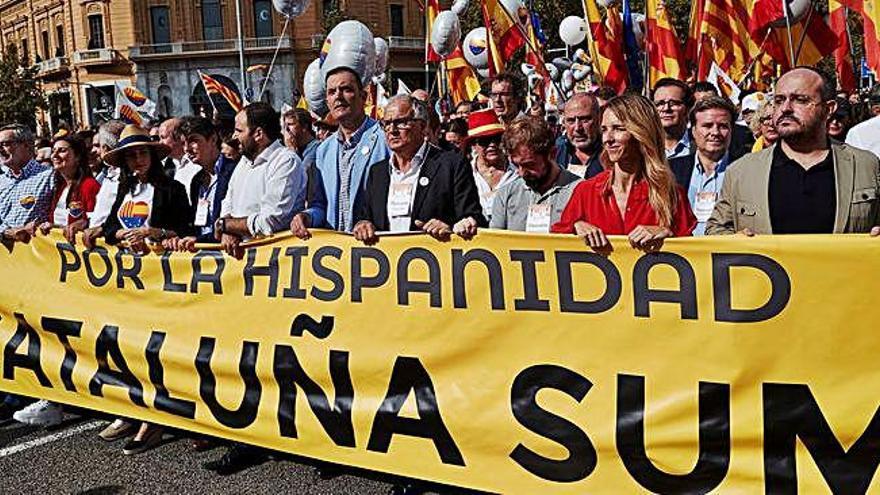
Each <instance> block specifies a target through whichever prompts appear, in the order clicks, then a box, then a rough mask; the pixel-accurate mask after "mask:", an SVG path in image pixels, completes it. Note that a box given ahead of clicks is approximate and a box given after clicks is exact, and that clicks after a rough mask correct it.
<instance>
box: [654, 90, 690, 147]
mask: <svg viewBox="0 0 880 495" xmlns="http://www.w3.org/2000/svg"><path fill="white" fill-rule="evenodd" d="M652 99H653V101H654V106H655V107H657V112H658V113H659V114H660V122H661V123H662V124H663V131H664V132H665V134H666V136H665V138H664V141H665V145H666V158H676V157H679V156H687V155H689V154H690V153H691V151H692V150H691V137H690V134H689V133H688V128H687V122H688V112H689V111H690V108H691V107H692V106H693V104H694V96H693V93H691V89H690V88H689V87H688V86H687V84H685V83H684V82H682V81H679V80H678V79H672V78H669V77H666V78H663V79H660V80H659V81H657V84H656V85H654V92H653V94H652Z"/></svg>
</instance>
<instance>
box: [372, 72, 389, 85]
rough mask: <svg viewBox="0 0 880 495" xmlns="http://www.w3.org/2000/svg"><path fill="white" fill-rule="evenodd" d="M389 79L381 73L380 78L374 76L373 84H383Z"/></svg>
mask: <svg viewBox="0 0 880 495" xmlns="http://www.w3.org/2000/svg"><path fill="white" fill-rule="evenodd" d="M385 79H387V77H386V75H385V73H384V72H383V73H381V74H379V75H378V76H373V84H383V83H384V82H385Z"/></svg>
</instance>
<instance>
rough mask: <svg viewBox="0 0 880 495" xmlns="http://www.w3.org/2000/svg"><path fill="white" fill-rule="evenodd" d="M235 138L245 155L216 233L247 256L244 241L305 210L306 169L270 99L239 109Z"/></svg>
mask: <svg viewBox="0 0 880 495" xmlns="http://www.w3.org/2000/svg"><path fill="white" fill-rule="evenodd" d="M234 137H235V139H237V140H238V142H239V143H240V148H241V154H242V159H241V161H240V162H239V163H238V165H237V166H236V167H235V171H234V172H233V173H232V178H231V179H230V180H229V189H228V190H227V193H226V197H225V198H224V199H223V203H222V207H221V212H220V218H218V219H217V221H216V222H215V224H214V234H215V237H216V238H217V239H218V240H219V241H220V244H221V245H222V246H223V250H224V251H226V252H227V253H228V254H230V255H232V256H235V257H237V258H241V256H242V254H243V251H242V248H241V247H240V246H239V244H240V243H241V241H242V240H245V239H250V238H253V237H257V236H267V235H269V234H272V233H275V232H278V231H280V230H283V229H284V228H286V227H287V225H288V224H289V223H290V219H291V217H292V216H293V214H294V213H295V212H297V211H300V210H302V209H303V204H304V202H305V195H306V172H305V169H304V168H303V166H302V162H300V160H299V157H297V156H296V153H295V152H294V151H293V150H290V149H288V148H286V147H285V146H284V145H283V144H281V141H280V140H279V139H280V138H281V122H280V119H279V118H278V113H277V112H275V110H274V109H272V107H271V106H270V105H269V104H267V103H263V102H255V103H251V104H250V105H248V106H246V107H245V108H244V109H243V110H242V111H240V112H238V114H237V115H236V116H235V134H234Z"/></svg>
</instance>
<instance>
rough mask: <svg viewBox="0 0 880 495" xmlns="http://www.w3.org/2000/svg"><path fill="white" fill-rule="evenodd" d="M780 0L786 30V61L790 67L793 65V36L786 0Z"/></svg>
mask: <svg viewBox="0 0 880 495" xmlns="http://www.w3.org/2000/svg"><path fill="white" fill-rule="evenodd" d="M781 1H782V12H783V13H784V14H785V30H786V31H787V32H788V57H789V58H788V62H789V65H790V66H791V67H794V61H795V58H794V38H793V37H792V35H791V16H790V15H788V1H787V0H781Z"/></svg>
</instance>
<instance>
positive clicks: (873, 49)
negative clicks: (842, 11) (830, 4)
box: [838, 0, 880, 75]
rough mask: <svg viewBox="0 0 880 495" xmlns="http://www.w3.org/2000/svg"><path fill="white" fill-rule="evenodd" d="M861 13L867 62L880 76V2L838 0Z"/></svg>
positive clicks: (870, 0)
mask: <svg viewBox="0 0 880 495" xmlns="http://www.w3.org/2000/svg"><path fill="white" fill-rule="evenodd" d="M838 1H839V2H840V3H842V4H843V5H845V6H847V7H849V8H850V9H851V10H854V11H856V12H858V13H859V15H860V16H861V17H862V23H863V27H864V33H865V39H864V41H865V62H866V63H867V64H868V68H869V69H871V71H872V72H874V74H875V75H880V0H838Z"/></svg>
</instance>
